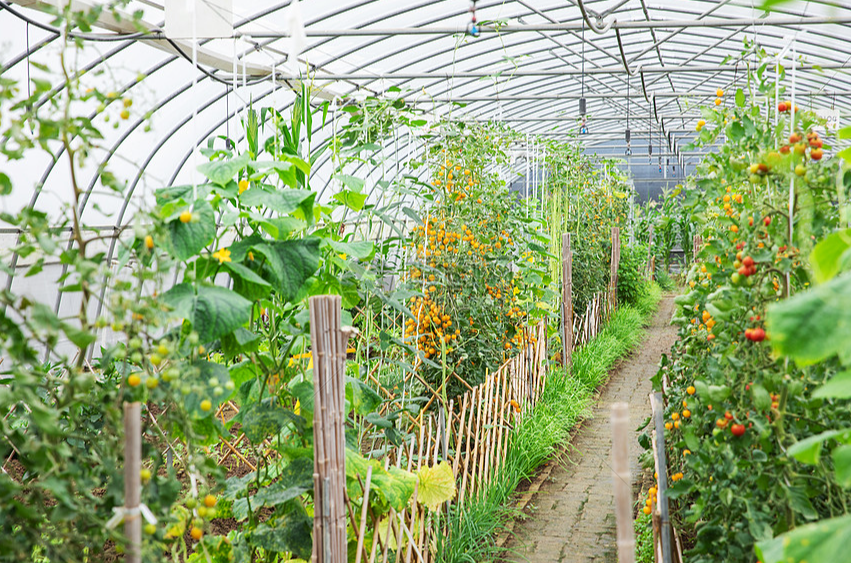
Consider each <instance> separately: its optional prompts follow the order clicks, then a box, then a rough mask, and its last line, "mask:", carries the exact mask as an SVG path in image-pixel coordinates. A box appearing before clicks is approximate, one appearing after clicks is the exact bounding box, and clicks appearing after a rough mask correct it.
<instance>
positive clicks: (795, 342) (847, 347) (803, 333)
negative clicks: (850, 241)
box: [766, 273, 851, 365]
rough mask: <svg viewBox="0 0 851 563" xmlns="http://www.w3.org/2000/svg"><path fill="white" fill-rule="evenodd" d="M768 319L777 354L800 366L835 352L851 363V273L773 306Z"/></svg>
mask: <svg viewBox="0 0 851 563" xmlns="http://www.w3.org/2000/svg"><path fill="white" fill-rule="evenodd" d="M766 319H767V326H768V333H769V334H770V335H771V343H772V346H773V348H774V352H775V353H777V354H780V355H784V356H789V357H790V358H792V359H794V360H795V361H796V362H797V363H798V364H799V365H809V364H814V363H816V362H818V361H820V360H823V359H826V358H829V357H831V356H833V355H834V354H839V358H840V360H842V362H843V363H845V364H847V363H849V362H851V342H849V336H848V334H849V330H851V273H846V274H842V275H840V276H837V277H835V278H834V279H832V280H830V281H829V282H827V283H825V284H822V285H820V286H818V287H815V288H813V289H810V290H809V291H806V292H803V293H799V294H798V295H795V296H794V297H791V298H790V299H787V300H785V301H783V302H782V303H779V304H776V305H773V306H771V307H770V308H769V309H768V313H767V314H766Z"/></svg>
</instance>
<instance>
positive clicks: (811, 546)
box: [756, 516, 851, 563]
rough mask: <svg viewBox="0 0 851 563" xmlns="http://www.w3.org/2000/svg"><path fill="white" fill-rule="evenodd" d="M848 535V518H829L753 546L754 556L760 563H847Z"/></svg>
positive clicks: (849, 552)
mask: <svg viewBox="0 0 851 563" xmlns="http://www.w3.org/2000/svg"><path fill="white" fill-rule="evenodd" d="M850 535H851V516H841V517H839V518H831V519H828V520H822V521H821V522H816V523H814V524H806V525H804V526H799V527H797V528H795V529H794V530H792V531H790V532H786V533H785V534H781V535H779V536H777V537H776V538H773V539H770V540H765V541H761V542H759V543H758V544H757V545H756V555H757V557H759V559H760V561H763V563H786V562H787V561H795V562H798V561H809V562H810V563H816V562H819V563H822V562H823V563H828V562H829V563H851V549H848V537H849V536H850Z"/></svg>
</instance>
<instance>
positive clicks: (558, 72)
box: [277, 60, 851, 97]
mask: <svg viewBox="0 0 851 563" xmlns="http://www.w3.org/2000/svg"><path fill="white" fill-rule="evenodd" d="M849 68H851V60H847V61H845V62H841V63H825V64H821V65H812V64H808V65H806V64H805V65H800V66H798V70H842V69H849ZM739 70H741V69H740V68H738V67H737V66H735V65H672V66H661V65H654V66H646V67H641V72H643V73H644V74H668V73H701V74H702V73H706V72H738V71H739ZM497 72H499V71H498V70H493V71H456V72H393V71H391V72H386V73H374V72H361V73H354V72H353V73H343V74H331V73H328V74H319V73H317V74H313V75H310V76H309V77H305V76H296V75H291V74H281V73H278V74H277V79H278V80H298V79H304V78H310V79H312V80H314V81H316V80H439V79H444V80H453V79H463V78H490V77H492V76H495V75H496V73H497ZM582 74H586V75H620V74H627V71H626V69H625V68H623V67H622V66H621V67H614V66H613V67H599V68H590V69H586V70H585V71H584V73H583V71H582V69H575V68H558V69H541V70H533V69H517V70H504V71H503V72H502V76H507V77H509V78H517V77H524V76H531V77H539V76H582ZM642 97H643V95H642Z"/></svg>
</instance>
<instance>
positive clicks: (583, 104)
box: [579, 98, 588, 116]
mask: <svg viewBox="0 0 851 563" xmlns="http://www.w3.org/2000/svg"><path fill="white" fill-rule="evenodd" d="M587 102H588V100H586V99H585V98H579V115H583V116H584V115H585V114H586V113H588V103H587Z"/></svg>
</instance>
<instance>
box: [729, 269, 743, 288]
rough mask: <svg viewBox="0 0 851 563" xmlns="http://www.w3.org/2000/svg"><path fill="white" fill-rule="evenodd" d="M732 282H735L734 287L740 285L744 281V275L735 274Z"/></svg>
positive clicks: (732, 276)
mask: <svg viewBox="0 0 851 563" xmlns="http://www.w3.org/2000/svg"><path fill="white" fill-rule="evenodd" d="M730 281H731V282H733V285H739V282H740V281H742V275H741V274H740V273H739V272H733V274H732V275H731V276H730Z"/></svg>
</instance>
